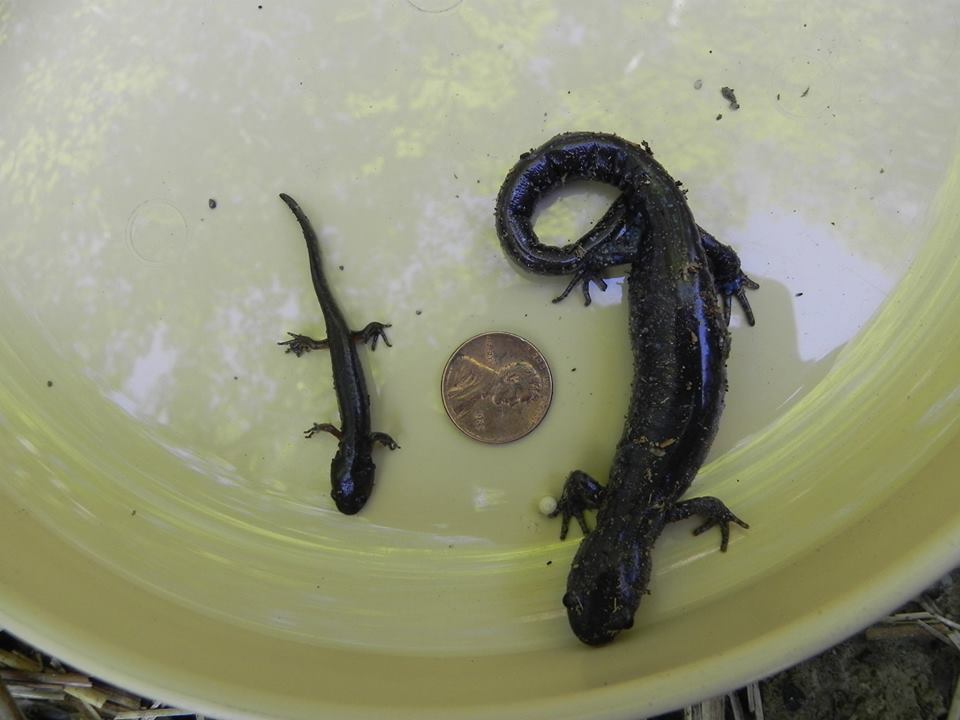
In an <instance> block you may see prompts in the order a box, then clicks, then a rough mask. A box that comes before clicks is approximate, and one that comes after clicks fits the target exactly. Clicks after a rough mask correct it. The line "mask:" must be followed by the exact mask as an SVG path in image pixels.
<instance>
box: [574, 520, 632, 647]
mask: <svg viewBox="0 0 960 720" xmlns="http://www.w3.org/2000/svg"><path fill="white" fill-rule="evenodd" d="M597 537H598V536H597V535H595V534H592V535H588V536H587V537H586V538H585V539H584V541H583V543H582V544H581V551H580V552H578V553H577V557H576V559H575V560H574V565H573V568H572V569H571V571H570V577H569V578H568V580H567V592H566V594H565V595H564V596H563V604H564V606H565V607H566V608H567V619H568V620H569V622H570V628H571V629H572V630H573V632H574V633H575V634H576V636H577V637H578V638H580V640H581V641H582V642H584V643H586V644H587V645H605V644H606V643H608V642H610V641H611V640H613V639H614V638H615V637H616V636H617V634H618V633H619V632H620V631H621V630H629V629H630V628H632V627H633V616H634V614H635V613H636V612H637V608H638V607H639V606H640V600H641V598H642V597H643V595H644V593H646V592H647V590H646V587H647V582H648V580H649V576H650V560H649V557H646V559H644V555H645V553H643V552H639V553H638V552H636V551H628V552H625V553H616V552H614V553H610V552H608V551H605V550H604V549H601V550H600V551H599V552H592V548H590V547H589V545H590V544H593V543H591V541H592V540H594V538H597ZM596 544H597V545H599V544H600V543H596ZM584 551H586V552H584Z"/></svg>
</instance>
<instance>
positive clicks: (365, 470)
mask: <svg viewBox="0 0 960 720" xmlns="http://www.w3.org/2000/svg"><path fill="white" fill-rule="evenodd" d="M351 460H352V462H351ZM375 470H376V466H375V465H374V464H373V461H372V460H371V459H370V458H369V457H367V458H362V457H358V456H354V457H353V458H346V457H344V456H343V455H341V454H340V453H339V452H338V453H337V454H336V455H334V456H333V460H332V461H331V463H330V480H331V482H332V484H333V489H332V490H331V491H330V496H331V497H332V498H333V501H334V502H335V503H336V504H337V509H338V510H339V511H340V512H342V513H343V514H344V515H355V514H357V513H358V512H360V510H361V509H362V508H363V506H364V505H366V503H367V500H368V499H369V498H370V493H371V492H373V478H374V471H375Z"/></svg>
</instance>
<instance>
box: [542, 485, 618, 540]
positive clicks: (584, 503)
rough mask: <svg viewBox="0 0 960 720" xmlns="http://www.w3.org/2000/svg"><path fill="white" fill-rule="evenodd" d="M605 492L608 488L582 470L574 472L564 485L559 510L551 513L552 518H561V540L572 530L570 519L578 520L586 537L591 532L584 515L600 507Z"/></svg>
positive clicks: (558, 503)
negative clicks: (558, 516)
mask: <svg viewBox="0 0 960 720" xmlns="http://www.w3.org/2000/svg"><path fill="white" fill-rule="evenodd" d="M605 490H606V488H604V487H603V485H601V484H600V483H598V482H597V481H596V480H594V479H593V478H592V477H590V476H589V475H587V474H586V473H585V472H583V471H582V470H574V471H573V472H572V473H570V476H569V477H568V478H567V481H566V482H565V483H564V485H563V492H562V493H560V499H559V500H558V501H557V508H556V510H554V511H553V512H552V513H550V517H556V516H557V515H560V516H561V524H560V539H561V540H564V539H565V538H566V537H567V531H568V530H569V529H570V518H576V520H577V524H578V525H579V526H580V530H581V531H582V532H583V534H584V535H586V534H587V533H589V532H590V528H589V527H588V526H587V521H586V519H585V518H584V516H583V513H584V512H586V511H587V510H596V509H598V508H599V507H600V503H601V502H602V501H603V494H604V491H605Z"/></svg>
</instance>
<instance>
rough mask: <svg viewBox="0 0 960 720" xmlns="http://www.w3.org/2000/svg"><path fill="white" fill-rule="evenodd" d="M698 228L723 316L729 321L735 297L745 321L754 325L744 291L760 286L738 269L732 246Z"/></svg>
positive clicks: (737, 260) (738, 260) (754, 321)
mask: <svg viewBox="0 0 960 720" xmlns="http://www.w3.org/2000/svg"><path fill="white" fill-rule="evenodd" d="M698 229H699V230H700V242H701V244H702V245H703V250H704V252H705V253H706V255H707V260H709V261H710V270H711V271H712V272H713V280H714V283H715V284H716V286H717V292H718V293H719V294H720V296H721V297H722V298H723V315H724V318H725V319H726V321H727V322H728V323H729V322H730V306H731V304H732V302H731V301H732V299H733V298H736V299H737V302H738V303H739V304H740V307H741V308H743V314H744V315H745V316H746V318H747V323H749V324H750V325H756V319H755V318H754V317H753V309H752V308H751V307H750V301H749V300H747V292H746V291H747V290H757V289H758V288H759V287H760V285H759V283H756V282H754V281H753V280H751V279H750V278H749V277H748V276H747V274H746V273H744V272H743V270H741V269H740V256H739V255H737V253H736V251H734V249H733V248H732V247H730V246H729V245H724V244H723V243H722V242H720V241H719V240H717V239H716V238H715V237H714V236H713V235H711V234H710V233H708V232H707V231H706V230H704V229H703V228H698Z"/></svg>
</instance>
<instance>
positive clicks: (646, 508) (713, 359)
mask: <svg viewBox="0 0 960 720" xmlns="http://www.w3.org/2000/svg"><path fill="white" fill-rule="evenodd" d="M572 180H594V181H598V182H601V183H606V184H608V185H612V186H614V187H616V188H618V189H619V190H620V191H621V195H620V196H619V198H618V199H617V200H616V201H615V202H614V203H613V205H612V206H611V207H610V209H609V210H608V211H607V212H606V214H605V215H604V216H603V217H602V218H601V219H600V220H599V221H598V222H597V224H596V225H595V226H594V227H593V228H592V229H591V230H590V231H589V232H587V233H586V234H585V235H584V236H583V237H581V238H580V239H579V240H577V241H576V242H573V243H570V244H568V245H565V246H563V247H558V246H548V245H544V244H543V243H541V242H540V241H539V239H538V238H537V236H536V234H535V232H534V230H533V221H532V216H533V213H534V210H535V209H536V206H537V204H538V203H539V202H540V200H541V199H542V198H543V197H544V196H545V195H547V194H548V193H550V192H551V191H553V190H555V189H557V188H559V187H561V186H562V185H564V184H565V183H567V182H569V181H572ZM496 222H497V233H498V235H499V237H500V242H501V244H502V246H503V248H504V250H505V252H506V253H507V254H508V255H509V256H510V257H511V258H513V259H514V260H515V261H516V262H517V263H519V264H520V265H521V266H523V267H524V268H526V269H528V270H531V271H533V272H536V273H542V274H547V275H572V280H571V282H570V284H569V285H568V286H567V288H566V290H564V292H563V293H562V294H561V295H560V296H559V297H558V298H556V299H555V300H554V302H559V301H560V300H562V299H563V298H564V297H566V296H567V294H568V293H569V292H570V291H571V290H572V289H573V288H575V287H576V286H577V285H578V284H580V285H582V289H583V294H584V299H585V303H586V304H587V305H589V304H590V283H591V282H592V283H595V284H596V285H597V286H598V287H599V288H600V289H601V290H603V289H606V283H605V282H604V280H603V276H602V273H603V271H604V269H605V268H608V267H611V266H615V265H625V264H628V265H630V270H629V275H628V301H629V332H630V340H631V345H632V351H633V385H632V390H631V400H630V405H629V410H628V412H627V417H626V423H625V425H624V429H623V434H622V436H621V438H620V440H619V442H618V443H617V446H616V451H615V454H614V457H613V462H612V464H611V467H610V474H609V478H608V480H607V484H606V486H603V485H600V484H599V483H598V482H597V481H596V480H594V479H593V478H591V477H590V476H589V475H587V474H586V473H585V472H583V471H581V470H575V471H573V472H572V473H571V474H570V476H569V477H568V479H567V481H566V484H565V486H564V488H563V492H562V494H561V497H560V500H559V503H558V507H557V510H556V512H555V513H554V516H556V515H558V514H560V515H562V524H561V532H560V537H561V538H564V537H566V534H567V530H568V527H569V523H570V519H571V518H575V519H576V520H577V522H578V524H579V525H580V528H581V529H582V531H583V532H584V534H585V537H584V539H583V541H582V542H581V544H580V547H579V549H578V550H577V553H576V556H575V557H574V560H573V566H572V567H571V569H570V574H569V576H568V579H567V591H566V594H565V595H564V596H563V604H564V605H565V606H566V608H567V616H568V619H569V621H570V626H571V628H572V629H573V631H574V633H576V635H577V637H578V638H580V640H582V641H583V642H584V643H587V644H589V645H602V644H604V643H607V642H609V641H610V640H612V639H613V638H614V637H615V636H616V635H617V634H618V633H619V632H620V631H621V630H625V629H628V628H630V627H632V625H633V617H634V613H635V612H636V610H637V607H638V606H639V604H640V599H641V597H642V596H643V595H644V593H646V592H648V590H647V587H648V585H649V583H650V571H651V567H650V566H651V551H652V549H653V545H654V543H655V542H656V540H657V538H658V537H659V536H660V534H661V532H662V531H663V529H664V526H665V525H666V524H667V523H670V522H673V521H675V520H681V519H683V518H688V517H690V516H693V515H698V516H700V517H701V518H703V520H704V522H703V524H702V525H700V526H699V527H698V528H697V529H696V530H695V531H694V533H695V534H699V533H701V532H704V531H705V530H708V529H709V528H712V527H718V528H719V529H720V533H721V545H720V549H721V550H726V549H727V542H728V539H729V535H730V529H729V528H730V524H731V523H736V524H737V525H740V526H741V527H744V528H746V527H747V524H746V523H745V522H743V521H742V520H740V519H739V518H738V517H737V516H736V515H734V514H733V513H732V512H731V511H730V510H729V509H728V508H727V507H726V505H724V504H723V502H721V501H720V500H719V499H717V498H715V497H696V498H690V499H686V500H681V499H680V498H681V496H682V495H683V494H684V492H686V490H687V489H688V488H689V487H690V484H691V483H692V482H693V479H694V476H695V475H696V473H697V471H698V470H699V468H700V466H701V464H702V463H703V461H704V458H705V457H706V454H707V451H708V450H709V448H710V444H711V443H712V442H713V438H714V436H715V435H716V431H717V423H718V420H719V418H720V413H721V411H722V409H723V397H724V393H725V392H726V370H725V362H726V358H727V355H728V352H729V342H730V340H729V335H728V332H727V325H728V323H729V319H730V306H731V298H732V297H736V298H737V299H738V301H739V303H740V304H741V305H742V307H743V310H744V312H745V314H746V317H747V320H748V322H749V323H750V324H751V325H753V324H754V318H753V314H752V312H751V310H750V305H749V303H748V302H747V299H746V295H745V292H744V289H745V288H749V289H756V288H757V287H758V285H757V284H756V283H754V282H753V281H752V280H751V279H750V278H748V277H747V276H746V275H745V274H744V273H743V272H742V271H741V270H740V260H739V258H738V257H737V255H736V253H735V252H734V251H733V249H732V248H730V247H728V246H726V245H723V244H722V243H720V242H718V241H717V240H716V239H715V238H714V237H713V236H711V235H710V234H709V233H707V232H705V231H704V230H702V229H701V228H700V227H699V226H698V225H697V224H696V222H695V221H694V219H693V215H692V214H691V212H690V209H689V208H688V207H687V203H686V199H685V197H684V193H683V192H682V191H681V190H680V189H679V187H678V186H677V183H676V182H675V181H674V180H673V179H672V178H671V177H670V175H669V174H667V172H666V170H664V169H663V167H661V166H660V164H659V163H658V162H657V161H656V160H654V159H653V154H652V152H651V151H650V148H649V146H647V145H646V143H644V144H643V145H642V146H641V145H636V144H634V143H631V142H628V141H626V140H624V139H622V138H620V137H617V136H615V135H607V134H600V133H587V132H574V133H565V134H562V135H558V136H557V137H555V138H553V139H552V140H550V141H548V142H546V143H545V144H544V145H542V146H541V147H539V148H537V149H536V150H532V151H530V152H529V153H525V154H524V155H522V156H521V157H520V160H519V162H518V163H517V164H516V165H515V166H514V167H513V169H512V170H510V172H509V173H508V174H507V177H506V180H505V181H504V184H503V187H502V188H501V190H500V194H499V196H498V198H497V206H496ZM590 509H596V510H598V513H597V518H596V527H595V529H594V530H593V531H592V532H589V530H588V527H587V523H586V521H585V519H584V511H585V510H590ZM588 533H589V534H588Z"/></svg>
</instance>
